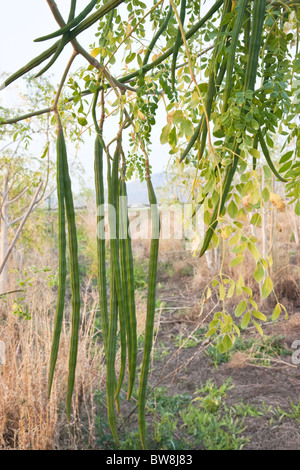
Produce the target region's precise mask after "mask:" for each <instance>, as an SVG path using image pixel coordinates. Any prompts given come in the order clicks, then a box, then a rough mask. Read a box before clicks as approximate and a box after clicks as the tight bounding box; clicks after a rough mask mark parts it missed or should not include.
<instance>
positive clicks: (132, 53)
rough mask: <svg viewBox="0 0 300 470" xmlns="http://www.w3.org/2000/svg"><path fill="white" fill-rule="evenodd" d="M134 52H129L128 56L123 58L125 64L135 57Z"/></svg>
mask: <svg viewBox="0 0 300 470" xmlns="http://www.w3.org/2000/svg"><path fill="white" fill-rule="evenodd" d="M135 55H136V54H135V52H131V53H130V54H128V56H127V57H126V58H125V62H126V64H129V63H130V62H132V61H133V59H134V58H135Z"/></svg>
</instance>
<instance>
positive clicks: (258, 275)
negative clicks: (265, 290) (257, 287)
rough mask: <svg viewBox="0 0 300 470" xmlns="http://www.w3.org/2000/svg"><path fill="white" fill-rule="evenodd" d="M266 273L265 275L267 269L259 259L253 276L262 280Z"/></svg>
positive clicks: (257, 279)
mask: <svg viewBox="0 0 300 470" xmlns="http://www.w3.org/2000/svg"><path fill="white" fill-rule="evenodd" d="M264 275H265V270H264V268H263V265H262V264H261V262H260V261H259V262H258V263H257V265H256V268H255V270H254V273H253V277H254V279H255V280H256V282H258V283H259V282H261V281H262V280H263V278H264Z"/></svg>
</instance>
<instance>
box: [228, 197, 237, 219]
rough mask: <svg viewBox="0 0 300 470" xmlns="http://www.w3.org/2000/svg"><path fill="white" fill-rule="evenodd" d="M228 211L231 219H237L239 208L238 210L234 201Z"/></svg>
mask: <svg viewBox="0 0 300 470" xmlns="http://www.w3.org/2000/svg"><path fill="white" fill-rule="evenodd" d="M227 210H228V214H229V217H231V218H232V219H235V217H236V214H237V213H238V208H237V205H236V203H235V202H234V201H233V200H231V202H230V204H229V206H228V209H227Z"/></svg>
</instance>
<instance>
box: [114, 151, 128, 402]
mask: <svg viewBox="0 0 300 470" xmlns="http://www.w3.org/2000/svg"><path fill="white" fill-rule="evenodd" d="M119 161H120V149H119V142H118V143H117V147H116V151H115V153H114V158H113V164H112V178H111V181H112V184H111V186H112V191H113V204H114V207H115V212H116V238H115V239H112V240H111V242H112V262H113V272H114V275H115V284H116V292H117V299H118V307H119V322H120V343H121V364H120V373H119V380H118V384H117V389H116V391H115V399H117V398H118V396H119V393H120V390H121V387H122V384H123V380H124V376H125V369H126V312H125V302H124V292H123V285H122V281H121V270H120V258H119V252H120V250H119V244H120V238H119Z"/></svg>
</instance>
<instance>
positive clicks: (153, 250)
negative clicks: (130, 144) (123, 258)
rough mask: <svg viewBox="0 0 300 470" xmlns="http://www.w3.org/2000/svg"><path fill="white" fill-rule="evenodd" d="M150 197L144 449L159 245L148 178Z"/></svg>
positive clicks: (141, 406) (142, 419) (141, 429)
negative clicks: (150, 232)
mask: <svg viewBox="0 0 300 470" xmlns="http://www.w3.org/2000/svg"><path fill="white" fill-rule="evenodd" d="M147 186H148V197H149V202H150V204H151V219H152V235H151V245H150V257H149V273H148V297H147V318H146V327H145V343H144V355H143V362H142V369H141V377H140V385H139V395H138V410H139V432H140V439H141V443H142V447H143V449H145V448H146V418H145V408H146V391H147V381H148V374H149V366H150V358H151V349H152V343H153V331H154V318H155V298H156V278H157V260H158V247H159V230H160V227H159V226H160V223H159V211H158V207H157V200H156V196H155V192H154V189H153V186H152V183H151V180H150V179H147Z"/></svg>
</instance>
